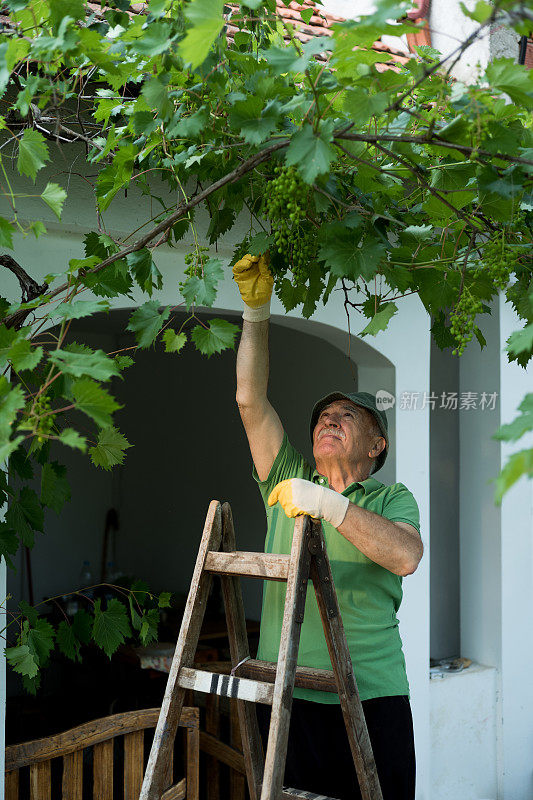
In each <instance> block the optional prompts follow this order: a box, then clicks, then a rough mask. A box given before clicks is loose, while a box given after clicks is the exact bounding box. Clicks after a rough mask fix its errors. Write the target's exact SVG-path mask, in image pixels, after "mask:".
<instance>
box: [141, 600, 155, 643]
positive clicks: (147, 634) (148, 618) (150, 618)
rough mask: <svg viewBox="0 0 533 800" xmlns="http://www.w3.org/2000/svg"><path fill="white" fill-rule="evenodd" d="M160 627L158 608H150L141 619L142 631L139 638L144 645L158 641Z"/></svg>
mask: <svg viewBox="0 0 533 800" xmlns="http://www.w3.org/2000/svg"><path fill="white" fill-rule="evenodd" d="M158 627H159V612H158V610H157V608H150V609H149V610H148V611H145V612H144V614H143V616H142V619H141V630H140V632H139V636H140V637H141V642H142V643H143V645H147V644H150V642H156V641H157V631H158Z"/></svg>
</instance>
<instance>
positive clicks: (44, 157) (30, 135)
mask: <svg viewBox="0 0 533 800" xmlns="http://www.w3.org/2000/svg"><path fill="white" fill-rule="evenodd" d="M47 161H50V155H49V153H48V145H47V144H46V141H45V138H44V136H43V135H42V133H39V131H35V130H33V128H25V129H24V133H23V134H22V137H21V138H20V139H19V155H18V160H17V169H18V171H19V172H20V174H21V175H27V176H28V177H29V178H31V179H32V180H33V182H34V183H35V178H36V177H37V173H38V171H39V170H40V169H42V168H43V167H44V165H45V164H46V162H47Z"/></svg>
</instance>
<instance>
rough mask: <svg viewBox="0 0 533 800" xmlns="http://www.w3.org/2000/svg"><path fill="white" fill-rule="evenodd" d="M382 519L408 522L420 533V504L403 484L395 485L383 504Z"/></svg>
mask: <svg viewBox="0 0 533 800" xmlns="http://www.w3.org/2000/svg"><path fill="white" fill-rule="evenodd" d="M381 516H382V517H386V519H389V520H390V521H391V522H407V523H408V524H409V525H412V526H413V528H416V529H417V531H418V533H420V512H419V510H418V504H417V502H416V500H415V498H414V497H413V495H412V493H411V492H410V491H409V489H408V488H407V486H404V484H403V483H395V484H394V485H393V486H391V487H390V492H388V494H387V497H386V499H385V501H384V503H383V511H382V512H381Z"/></svg>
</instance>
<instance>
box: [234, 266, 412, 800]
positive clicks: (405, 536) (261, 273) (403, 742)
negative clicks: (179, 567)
mask: <svg viewBox="0 0 533 800" xmlns="http://www.w3.org/2000/svg"><path fill="white" fill-rule="evenodd" d="M233 272H234V277H235V280H236V282H237V285H238V287H239V290H240V292H241V296H242V298H243V301H244V304H245V307H244V313H243V329H242V336H241V341H240V345H239V351H238V355H237V403H238V406H239V410H240V413H241V417H242V421H243V424H244V427H245V430H246V435H247V437H248V442H249V445H250V450H251V454H252V459H253V462H254V477H255V478H256V480H257V481H258V483H259V489H260V491H261V495H262V497H263V500H264V501H265V506H266V511H267V522H268V529H267V535H266V543H265V550H266V552H272V553H288V552H290V547H291V540H292V535H293V530H294V521H293V519H292V518H293V517H295V516H297V515H298V514H303V513H305V514H311V515H312V516H313V517H317V518H320V519H321V520H322V527H323V530H324V537H325V541H326V546H327V550H328V555H329V559H330V562H331V569H332V572H333V577H334V580H335V586H336V589H337V595H338V599H339V605H340V610H341V614H342V618H343V623H344V628H345V631H346V636H347V640H348V645H349V648H350V653H351V656H352V660H353V663H354V670H355V677H356V680H357V685H358V688H359V694H360V697H361V700H362V705H363V710H364V713H365V718H366V722H367V726H368V730H369V735H370V739H371V742H372V747H373V750H374V756H375V759H376V764H377V769H378V774H379V777H380V782H381V786H382V791H383V797H384V800H413V798H414V786H415V756H414V744H413V728H412V718H411V710H410V706H409V684H408V682H407V676H406V672H405V660H404V656H403V652H402V642H401V639H400V634H399V631H398V620H397V617H396V612H397V611H398V608H399V606H400V602H401V598H402V577H403V576H406V575H409V574H411V573H412V572H414V571H415V569H416V568H417V566H418V563H419V561H420V559H421V557H422V549H423V548H422V542H421V539H420V532H419V516H418V507H417V504H416V501H415V499H414V497H413V495H412V494H411V493H410V492H409V490H408V489H407V488H406V487H405V486H404V485H403V484H401V483H396V484H393V485H392V486H385V485H384V484H382V483H380V482H379V481H378V480H376V479H375V478H373V477H371V475H372V474H373V473H374V472H376V471H377V470H378V469H380V468H381V467H382V466H383V463H384V461H385V459H386V457H387V451H388V432H387V419H386V415H385V413H384V412H383V411H380V410H379V409H378V408H377V407H376V403H375V398H374V397H373V396H372V395H370V394H368V393H366V392H357V393H351V394H344V393H342V392H334V393H333V394H330V395H328V396H327V397H325V398H323V399H322V400H319V402H318V403H317V404H316V405H315V407H314V409H313V412H312V415H311V423H310V433H311V439H312V443H313V455H314V458H315V462H316V468H315V469H313V467H312V466H311V465H310V464H308V463H307V462H306V460H305V459H304V458H303V456H302V455H300V453H298V452H297V451H296V450H295V449H294V447H292V445H291V444H290V442H289V440H288V438H287V434H286V433H285V432H284V430H283V425H282V423H281V420H280V418H279V416H278V415H277V413H276V411H275V410H274V408H273V407H272V406H271V405H270V403H269V401H268V398H267V385H268V326H269V322H268V320H269V317H270V297H271V292H272V284H273V281H272V277H271V275H270V272H269V269H268V261H267V258H266V257H264V256H261V258H258V257H254V256H249V255H247V256H245V257H244V258H243V259H241V260H240V261H239V262H237V264H236V265H235V267H234V269H233ZM284 600H285V586H284V585H283V584H279V583H274V582H266V583H265V588H264V593H263V609H262V614H261V633H260V643H259V651H258V658H260V659H265V660H267V661H277V657H278V648H279V640H280V633H281V624H282V617H283V604H284ZM298 663H299V664H301V665H304V666H308V667H319V668H325V669H331V663H330V660H329V655H328V650H327V646H326V642H325V639H324V634H323V629H322V623H321V620H320V615H319V611H318V606H317V603H316V598H315V597H314V593H312V592H310V593H309V594H308V596H307V601H306V606H305V616H304V622H303V625H302V630H301V639H300V649H299V655H298ZM294 697H295V700H294V702H293V707H292V716H291V726H290V732H289V746H288V753H287V764H286V770H285V784H286V785H288V786H293V787H295V788H297V789H302V790H307V791H311V792H316V793H320V794H324V795H327V796H329V797H335V798H339V800H354V799H356V798H358V797H360V792H359V786H358V782H357V777H356V774H355V769H354V766H353V762H352V757H351V753H350V749H349V745H348V741H347V736H346V731H345V727H344V722H343V718H342V713H341V710H340V706H339V701H338V697H337V695H335V694H331V693H327V692H318V691H313V690H306V689H295V691H294ZM258 714H259V721H260V726H261V728H262V733H263V735H265V732H266V731H267V726H268V714H269V710H268V709H264V708H263V707H258Z"/></svg>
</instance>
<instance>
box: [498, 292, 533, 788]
mask: <svg viewBox="0 0 533 800" xmlns="http://www.w3.org/2000/svg"><path fill="white" fill-rule="evenodd" d="M500 324H501V332H500V337H501V338H500V345H501V347H500V354H501V355H500V364H499V368H500V375H501V382H500V387H501V403H500V422H501V423H502V424H503V423H508V422H511V421H512V420H513V419H514V418H515V417H516V416H518V413H519V412H518V410H517V407H518V405H519V404H520V402H521V401H522V399H523V397H524V395H525V394H526V393H527V392H531V391H532V390H533V364H532V363H531V362H530V364H529V366H528V368H527V370H524V369H522V367H520V366H518V365H517V364H516V362H513V363H509V361H508V360H507V353H506V352H505V350H504V346H505V342H506V340H507V339H508V338H509V336H510V335H511V333H512V332H513V331H514V330H517V329H518V328H519V327H522V326H523V322H521V321H520V320H519V319H518V318H517V316H516V314H515V313H514V311H513V309H512V308H511V306H509V305H508V304H506V303H504V302H503V297H502V298H501V299H500ZM528 447H529V448H531V447H533V433H529V434H528V435H526V436H524V437H523V438H522V439H520V440H519V441H518V442H516V443H514V444H506V443H503V444H502V447H501V462H500V463H501V466H503V465H504V464H505V463H506V461H507V458H508V457H509V456H510V455H511V453H513V452H517V451H519V450H522V449H525V448H528ZM501 532H502V535H501V556H500V558H501V716H502V731H501V740H500V743H499V744H500V760H501V770H500V794H501V797H503V798H505V800H507V798H509V800H530V799H531V797H533V758H532V753H533V719H532V714H531V711H532V709H533V682H532V681H530V680H529V665H530V664H532V663H533V636H532V635H531V633H532V622H531V619H532V612H533V481H532V480H528V479H527V478H526V477H522V478H521V479H520V480H519V481H518V482H517V483H516V484H515V485H514V486H513V487H512V488H511V489H510V490H509V492H508V493H507V494H506V495H505V497H504V499H503V502H502V506H501Z"/></svg>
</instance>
